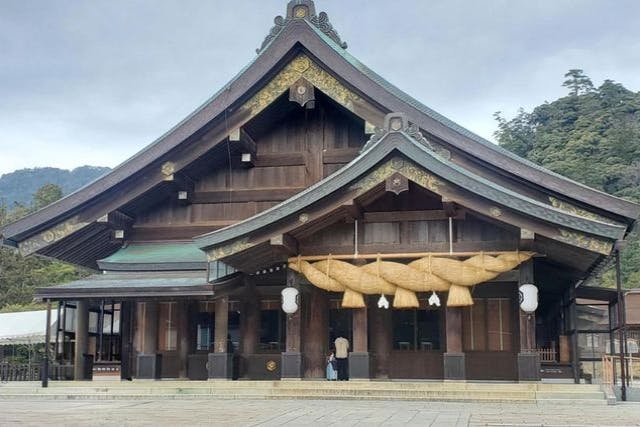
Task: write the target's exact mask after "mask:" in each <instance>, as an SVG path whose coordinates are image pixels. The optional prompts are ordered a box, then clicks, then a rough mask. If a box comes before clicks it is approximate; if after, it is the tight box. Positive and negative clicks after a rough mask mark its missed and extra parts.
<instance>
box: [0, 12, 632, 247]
mask: <svg viewBox="0 0 640 427" xmlns="http://www.w3.org/2000/svg"><path fill="white" fill-rule="evenodd" d="M299 8H306V9H305V10H306V14H305V15H304V16H301V15H299V13H300V12H299V10H300V9H299ZM300 49H303V50H304V51H305V52H307V53H308V54H309V55H310V56H312V57H313V58H314V60H317V61H318V62H319V63H320V64H322V66H323V67H325V68H326V69H327V70H328V71H330V73H331V74H332V75H334V76H336V77H337V78H339V79H340V80H341V81H344V82H346V83H347V84H348V85H349V86H350V87H352V88H353V89H354V90H356V91H357V92H358V93H360V94H362V96H363V97H366V98H367V99H369V100H371V102H372V103H374V104H375V105H379V106H380V107H381V108H382V109H383V110H386V112H392V111H402V112H403V113H405V114H406V115H407V116H408V117H409V118H410V119H411V121H412V122H414V123H416V124H417V125H418V126H419V127H420V129H421V130H423V131H425V132H426V133H428V134H429V135H430V137H431V136H432V137H434V138H437V139H438V140H441V141H444V143H446V144H448V145H450V146H451V147H452V148H453V149H457V150H461V151H463V152H465V153H468V154H470V155H472V156H474V157H475V158H477V159H479V160H480V161H482V162H486V163H487V164H489V165H491V166H492V167H495V168H498V169H500V170H502V171H504V172H506V173H508V174H511V175H512V176H515V177H519V178H521V179H524V180H527V181H529V182H531V183H532V185H535V186H539V187H542V188H545V189H547V190H548V191H550V192H552V193H553V194H559V195H562V196H563V197H565V198H568V199H573V200H576V201H578V202H579V203H580V204H582V205H583V206H588V207H590V208H593V209H594V210H596V211H599V212H607V213H609V214H610V215H612V216H614V217H616V218H617V219H623V220H624V221H625V222H626V223H627V224H632V223H633V222H634V221H635V219H636V218H637V216H638V215H639V213H640V207H639V206H638V205H636V204H634V203H631V202H628V201H626V200H623V199H619V198H616V197H613V196H611V195H608V194H606V193H603V192H600V191H597V190H594V189H592V188H589V187H586V186H584V185H582V184H579V183H577V182H575V181H571V180H569V179H567V178H564V177H562V176H560V175H558V174H555V173H553V172H550V171H548V170H546V169H544V168H542V167H540V166H538V165H535V164H533V163H531V162H529V161H526V160H524V159H521V158H519V157H517V156H516V155H514V154H512V153H510V152H508V151H506V150H504V149H502V148H501V147H499V146H497V145H495V144H492V143H491V142H489V141H487V140H485V139H483V138H481V137H479V136H478V135H475V134H474V133H472V132H470V131H468V130H466V129H464V128H463V127H461V126H459V125H457V124H456V123H454V122H452V121H451V120H449V119H447V118H445V117H444V116H442V115H440V114H438V113H436V112H435V111H433V110H431V109H429V108H428V107H426V106H425V105H423V104H422V103H420V102H419V101H417V100H415V99H413V98H412V97H410V96H409V95H407V94H405V93H404V92H402V91H401V90H399V89H398V88H396V87H395V86H393V85H391V84H390V83H389V82H387V81H386V80H384V79H383V78H382V77H380V76H379V75H377V74H376V73H374V72H373V71H371V70H370V69H369V68H367V67H366V66H365V65H363V64H362V63H361V62H359V61H358V60H357V59H355V58H354V57H353V56H352V55H350V54H349V53H348V52H347V51H346V50H345V44H344V43H342V42H341V40H340V39H339V37H338V36H337V33H336V32H335V30H334V29H333V28H332V27H331V25H330V23H329V22H328V17H327V16H326V14H324V15H323V14H320V15H316V14H315V7H314V6H313V2H312V1H310V0H293V1H291V2H290V3H289V5H288V13H287V17H286V18H279V19H278V18H277V19H276V25H275V26H274V28H273V29H272V30H271V32H270V34H269V36H268V37H267V39H266V40H265V43H264V44H263V46H262V47H261V49H259V51H260V53H259V55H258V56H257V57H256V58H255V59H254V60H253V61H252V62H251V63H249V64H248V66H247V67H245V68H244V69H243V70H242V71H241V72H240V73H239V74H238V75H237V76H236V77H234V78H233V79H232V80H231V81H230V82H229V83H228V84H227V85H225V86H224V87H223V88H222V89H221V90H220V91H219V92H217V93H216V94H215V95H214V96H213V97H212V98H211V99H209V100H208V101H207V102H206V103H205V104H204V105H202V106H201V107H200V108H198V109H197V110H196V111H194V112H193V113H192V114H191V115H190V116H188V117H187V118H186V119H184V120H183V121H182V122H180V123H179V124H178V125H176V126H175V127H174V128H173V129H171V130H169V131H168V132H167V133H166V134H164V135H163V136H161V137H160V138H158V139H157V140H156V141H155V142H153V143H152V144H151V145H149V146H148V147H146V148H145V149H143V150H142V151H140V152H139V153H137V154H135V155H134V156H133V157H131V158H130V159H128V160H127V161H125V162H124V163H122V164H121V165H119V166H117V167H116V168H115V169H113V170H112V171H111V172H109V173H108V174H106V175H105V176H103V177H101V178H99V179H98V180H96V181H94V182H92V183H90V184H88V185H87V186H85V187H83V188H81V189H80V190H78V191H76V192H75V193H73V194H71V195H69V196H67V197H65V198H63V199H61V200H59V201H58V202H56V203H53V204H52V205H50V206H47V207H46V208H44V209H42V210H40V211H38V212H36V213H34V214H32V215H29V216H27V217H25V218H23V219H21V220H19V221H16V222H14V223H12V224H9V225H6V226H5V227H3V228H2V229H0V234H2V237H3V242H4V243H5V244H9V245H14V246H15V245H17V244H18V243H19V242H21V241H23V240H24V239H26V238H28V237H30V236H33V235H35V234H37V233H39V232H42V231H43V230H47V229H49V228H51V227H53V226H56V225H58V224H60V223H61V222H62V221H66V220H69V219H70V218H72V219H73V217H74V215H77V214H78V213H79V212H84V213H85V214H84V215H83V218H82V220H81V221H80V220H74V221H72V222H73V224H71V226H72V227H76V228H74V230H76V229H79V228H82V227H85V226H86V225H87V224H90V223H91V222H92V221H95V220H96V219H97V218H99V217H101V216H103V215H105V214H106V213H108V212H111V211H113V210H115V209H117V208H118V207H119V206H121V205H124V204H125V203H127V202H129V201H131V200H133V199H134V198H135V197H137V196H139V195H140V194H142V193H144V192H145V191H148V190H149V189H151V188H153V186H154V185H157V184H159V183H160V182H161V181H162V178H163V177H162V175H161V174H160V172H159V166H160V165H161V164H162V162H164V161H167V160H168V159H170V158H171V155H172V153H174V152H176V151H177V150H178V149H180V148H182V147H185V146H188V147H189V150H192V151H193V153H194V156H195V155H197V154H198V153H199V151H198V150H204V149H205V148H206V147H204V148H203V147H200V146H199V145H195V144H194V145H189V143H190V142H192V141H195V140H197V138H199V137H200V136H202V135H204V134H205V133H206V132H209V131H212V132H213V130H216V129H218V128H216V126H217V125H220V123H219V122H221V121H222V118H221V117H223V116H225V113H229V112H232V111H234V109H235V108H236V107H237V106H238V105H239V104H240V103H241V102H243V101H244V100H246V99H248V98H249V97H250V96H251V95H252V94H253V93H255V91H256V90H257V89H259V88H260V87H262V86H264V84H265V83H266V82H267V81H268V79H269V78H270V76H271V75H273V72H274V70H277V69H278V68H279V67H282V66H283V64H285V63H286V61H287V60H288V59H290V58H291V57H292V55H295V52H297V51H299V50H300ZM218 127H220V126H218ZM215 135H217V136H219V138H218V139H217V140H216V141H215V143H218V142H220V141H222V140H224V138H225V137H226V135H224V134H223V133H221V132H217V133H215ZM187 163H188V162H186V161H185V164H184V165H182V166H186V164H187ZM156 167H157V168H156ZM133 185H135V186H136V187H135V188H136V191H133V190H131V188H132V187H131V186H133ZM125 186H130V187H126V190H122V188H124V187H125ZM114 189H119V190H120V191H119V194H118V197H117V198H116V197H115V196H110V197H105V193H106V192H107V191H110V190H114ZM89 208H90V209H89ZM87 211H90V213H86V212H87ZM605 228H606V227H605Z"/></svg>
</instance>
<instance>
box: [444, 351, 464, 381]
mask: <svg viewBox="0 0 640 427" xmlns="http://www.w3.org/2000/svg"><path fill="white" fill-rule="evenodd" d="M444 379H445V380H456V381H463V380H466V379H467V372H466V368H465V355H464V353H445V354H444Z"/></svg>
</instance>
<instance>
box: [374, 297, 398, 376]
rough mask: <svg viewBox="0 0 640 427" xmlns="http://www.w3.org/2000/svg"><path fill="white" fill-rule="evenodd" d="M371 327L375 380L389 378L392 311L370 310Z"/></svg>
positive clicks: (382, 309) (376, 308) (375, 308)
mask: <svg viewBox="0 0 640 427" xmlns="http://www.w3.org/2000/svg"><path fill="white" fill-rule="evenodd" d="M369 324H370V325H371V346H370V348H371V353H372V354H373V358H374V359H373V360H374V367H373V375H374V377H375V378H380V379H387V378H389V354H390V353H391V350H392V346H393V330H392V328H393V324H392V312H391V309H384V308H378V307H374V308H372V309H371V310H369Z"/></svg>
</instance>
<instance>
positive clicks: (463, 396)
mask: <svg viewBox="0 0 640 427" xmlns="http://www.w3.org/2000/svg"><path fill="white" fill-rule="evenodd" d="M0 399H2V400H6V399H20V400H25V399H101V400H115V399H119V400H133V399H135V400H157V399H340V400H412V401H443V402H473V403H481V402H492V403H529V404H578V403H579V404H588V405H606V404H607V403H612V402H611V401H607V398H606V396H605V394H604V393H603V392H602V391H601V390H600V387H599V386H598V385H583V384H580V385H578V384H550V383H473V382H442V381H433V382H430V381H423V382H417V381H416V382H409V381H406V382H404V381H402V382H401V381H366V382H365V381H363V382H356V381H349V382H328V381H172V380H165V381H146V380H134V381H132V382H126V381H125V382H120V381H87V382H74V381H52V382H50V383H49V387H48V388H42V387H40V384H39V383H37V382H13V383H4V384H0Z"/></svg>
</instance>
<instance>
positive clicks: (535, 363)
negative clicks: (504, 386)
mask: <svg viewBox="0 0 640 427" xmlns="http://www.w3.org/2000/svg"><path fill="white" fill-rule="evenodd" d="M519 276H520V277H519V279H518V286H520V285H524V284H527V283H529V284H535V282H534V271H533V260H532V259H530V260H528V261H526V262H523V263H522V264H520V267H519ZM516 301H519V299H518V300H516ZM518 314H519V316H518V318H519V324H520V327H519V331H520V349H519V350H520V351H519V352H518V379H519V380H520V381H539V380H540V357H539V356H538V353H537V352H536V315H535V313H525V312H524V311H522V310H521V309H520V307H519V306H518Z"/></svg>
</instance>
